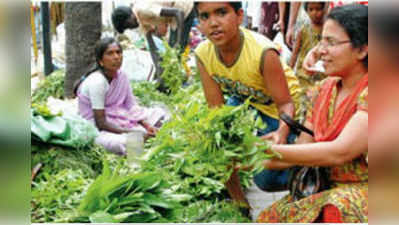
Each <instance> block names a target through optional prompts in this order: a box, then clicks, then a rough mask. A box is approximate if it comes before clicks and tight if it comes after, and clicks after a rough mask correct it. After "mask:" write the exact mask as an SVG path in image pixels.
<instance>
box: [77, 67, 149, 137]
mask: <svg viewBox="0 0 399 225" xmlns="http://www.w3.org/2000/svg"><path fill="white" fill-rule="evenodd" d="M78 98H79V114H80V115H81V116H82V117H83V118H85V119H87V120H90V121H93V122H94V113H93V109H92V107H91V102H90V99H89V98H88V97H87V96H84V95H83V94H81V93H80V90H79V91H78ZM104 108H105V109H104V110H105V117H106V121H107V122H109V123H112V124H115V125H117V126H119V127H121V128H125V129H131V128H134V127H136V126H140V125H139V124H138V122H139V121H141V120H145V119H146V118H147V113H146V109H145V108H143V107H140V106H139V105H138V102H137V99H136V98H135V97H134V96H133V93H132V89H131V87H130V82H129V79H128V78H127V76H126V74H124V73H123V72H122V71H121V70H119V71H118V72H117V75H116V77H115V78H114V79H112V81H111V83H110V86H109V89H108V91H107V93H106V95H105V107H104Z"/></svg>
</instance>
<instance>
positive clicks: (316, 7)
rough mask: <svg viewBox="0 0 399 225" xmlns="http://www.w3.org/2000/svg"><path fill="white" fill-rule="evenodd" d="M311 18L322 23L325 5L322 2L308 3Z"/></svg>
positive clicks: (315, 22) (314, 21)
mask: <svg viewBox="0 0 399 225" xmlns="http://www.w3.org/2000/svg"><path fill="white" fill-rule="evenodd" d="M306 12H307V13H308V15H309V17H310V20H311V21H312V23H314V24H322V22H323V17H324V7H323V5H322V4H320V3H308V8H307V10H306Z"/></svg>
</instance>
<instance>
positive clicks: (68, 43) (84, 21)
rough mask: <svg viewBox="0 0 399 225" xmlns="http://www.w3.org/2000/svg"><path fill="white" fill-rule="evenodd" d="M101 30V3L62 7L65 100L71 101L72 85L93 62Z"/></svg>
mask: <svg viewBox="0 0 399 225" xmlns="http://www.w3.org/2000/svg"><path fill="white" fill-rule="evenodd" d="M101 28H102V22H101V2H66V3H65V56H66V71H65V84H64V85H65V86H64V90H65V97H67V98H71V97H73V84H74V82H75V81H76V80H78V79H79V78H80V77H81V76H82V75H83V74H84V73H85V71H86V70H87V69H88V67H89V66H90V65H91V64H92V63H94V62H95V56H94V46H95V44H96V42H97V41H98V40H99V39H100V38H101Z"/></svg>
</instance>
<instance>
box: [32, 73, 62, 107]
mask: <svg viewBox="0 0 399 225" xmlns="http://www.w3.org/2000/svg"><path fill="white" fill-rule="evenodd" d="M64 78H65V71H64V70H56V71H54V72H53V73H51V74H50V75H48V76H46V78H45V79H44V80H42V81H41V82H40V83H39V85H38V87H37V89H36V90H35V91H34V92H33V94H32V102H33V103H45V102H46V101H47V98H48V97H50V96H53V97H54V98H58V99H63V97H64Z"/></svg>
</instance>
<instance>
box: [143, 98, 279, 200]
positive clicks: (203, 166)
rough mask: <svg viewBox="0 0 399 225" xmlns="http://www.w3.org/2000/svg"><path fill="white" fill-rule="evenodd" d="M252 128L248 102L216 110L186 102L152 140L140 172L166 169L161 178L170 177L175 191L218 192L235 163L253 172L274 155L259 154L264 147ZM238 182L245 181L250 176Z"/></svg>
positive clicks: (207, 195)
mask: <svg viewBox="0 0 399 225" xmlns="http://www.w3.org/2000/svg"><path fill="white" fill-rule="evenodd" d="M257 128H262V123H261V120H260V118H257V119H256V117H255V112H254V111H251V110H249V109H248V102H247V103H246V104H243V105H241V106H237V107H232V106H223V107H220V108H215V109H209V108H208V107H207V106H206V105H204V104H200V103H197V102H191V103H188V105H185V107H184V109H183V108H182V109H180V111H177V112H175V113H174V115H173V118H172V119H171V120H170V121H169V122H168V123H166V124H164V125H163V127H162V128H161V129H160V131H159V132H158V134H157V136H156V137H155V138H154V139H152V140H151V142H150V145H151V148H150V149H149V151H148V152H147V155H145V156H144V157H143V162H142V170H143V171H154V170H163V171H168V174H169V175H167V174H166V175H165V176H166V179H168V180H169V179H170V180H175V183H176V184H178V185H176V186H178V188H177V189H178V191H179V192H181V193H187V194H190V195H193V196H194V197H195V198H197V199H201V198H202V199H203V198H205V199H206V198H208V199H212V198H214V197H217V196H220V195H222V194H223V193H222V191H223V190H224V183H225V182H226V181H227V180H228V179H229V178H230V175H231V173H232V172H233V167H234V166H235V165H237V164H242V165H245V166H248V167H250V168H251V170H250V171H249V173H250V174H254V173H257V172H260V171H261V170H263V165H262V162H263V160H265V159H268V158H271V157H274V156H275V155H274V154H273V155H267V154H265V153H264V150H265V149H268V148H269V145H268V143H266V142H264V141H263V140H261V139H260V138H259V137H257V136H256V135H255V134H256V131H257ZM242 178H243V179H250V176H244V177H242ZM242 183H244V184H247V185H249V180H246V181H242Z"/></svg>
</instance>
